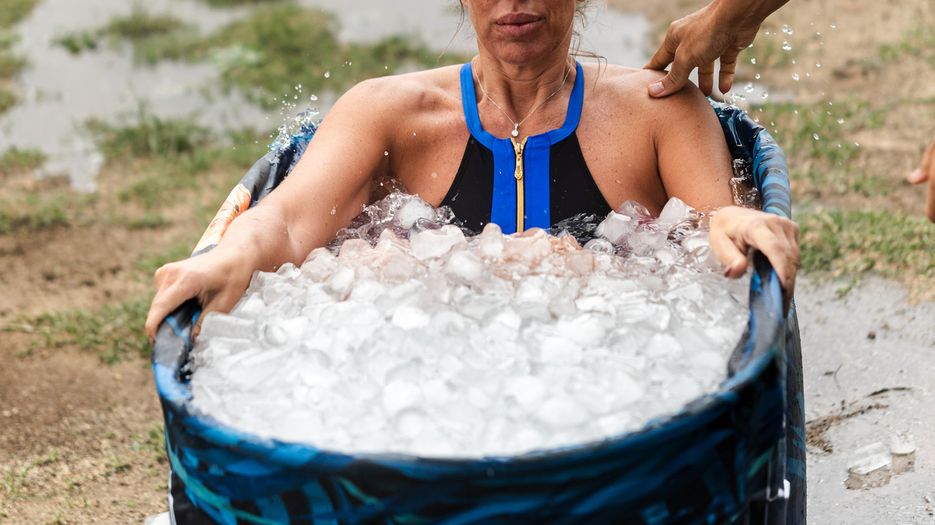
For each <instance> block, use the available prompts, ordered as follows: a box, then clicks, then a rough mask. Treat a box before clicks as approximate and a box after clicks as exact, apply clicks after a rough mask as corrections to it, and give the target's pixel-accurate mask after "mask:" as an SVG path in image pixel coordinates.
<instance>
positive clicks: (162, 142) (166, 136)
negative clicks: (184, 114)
mask: <svg viewBox="0 0 935 525" xmlns="http://www.w3.org/2000/svg"><path fill="white" fill-rule="evenodd" d="M88 128H89V129H90V130H91V132H92V133H93V134H94V136H95V139H96V141H97V143H98V145H99V146H100V147H101V150H102V151H103V152H104V154H105V156H107V158H108V159H110V160H113V159H116V158H126V157H132V158H137V159H151V158H155V157H159V158H167V159H173V160H174V159H176V158H178V157H180V156H184V155H190V154H193V153H196V152H198V151H200V150H203V149H204V148H205V147H207V146H208V145H210V144H211V143H212V142H213V137H212V135H211V133H210V132H209V131H208V130H207V129H206V128H204V127H202V126H199V125H197V124H195V123H194V122H193V121H191V120H188V119H163V118H160V117H157V116H155V115H153V114H151V113H149V111H147V110H146V109H145V108H140V110H139V111H138V112H137V115H136V117H135V119H134V121H133V122H132V123H129V124H124V125H115V124H108V123H104V122H100V121H91V122H89V123H88Z"/></svg>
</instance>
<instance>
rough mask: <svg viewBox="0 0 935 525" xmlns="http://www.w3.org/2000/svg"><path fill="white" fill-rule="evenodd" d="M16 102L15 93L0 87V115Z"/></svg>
mask: <svg viewBox="0 0 935 525" xmlns="http://www.w3.org/2000/svg"><path fill="white" fill-rule="evenodd" d="M18 100H19V99H18V98H17V96H16V94H15V93H13V92H12V91H10V90H8V89H5V88H3V87H0V115H2V114H3V113H6V112H7V111H8V110H9V109H10V108H12V107H13V106H15V105H16V102H17V101H18Z"/></svg>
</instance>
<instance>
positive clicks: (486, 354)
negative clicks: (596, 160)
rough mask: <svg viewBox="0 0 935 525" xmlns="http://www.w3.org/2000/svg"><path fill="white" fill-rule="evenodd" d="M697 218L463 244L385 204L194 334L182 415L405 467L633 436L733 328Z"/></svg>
mask: <svg viewBox="0 0 935 525" xmlns="http://www.w3.org/2000/svg"><path fill="white" fill-rule="evenodd" d="M702 218H703V217H702V215H701V214H699V213H697V212H695V211H694V210H691V209H690V208H688V207H687V206H686V205H685V204H684V203H682V202H681V201H678V200H675V199H673V200H672V201H670V202H669V203H668V204H667V205H666V207H665V209H664V210H663V211H662V213H661V214H660V215H659V217H656V218H654V217H652V216H651V215H650V214H649V212H648V211H647V210H646V209H645V208H643V207H642V206H640V205H639V204H636V203H633V202H628V203H625V204H624V205H623V206H621V208H620V209H619V210H617V211H616V212H612V213H610V214H609V215H608V216H607V217H606V218H601V217H596V216H584V217H577V218H574V219H571V220H568V221H564V222H563V223H562V224H559V225H557V226H556V227H555V228H553V229H552V230H551V231H550V232H548V233H547V232H545V231H542V230H531V231H529V232H526V233H524V234H520V235H511V236H505V235H503V234H501V232H500V231H499V228H497V227H496V226H495V225H489V226H488V227H487V228H485V229H484V231H483V232H482V233H481V234H479V235H465V231H464V230H462V229H460V228H459V227H457V226H455V225H453V224H452V221H453V216H452V213H451V210H450V209H447V208H440V209H436V208H432V207H431V206H429V205H428V204H427V203H425V202H424V201H422V200H421V199H419V198H418V197H414V196H409V195H404V194H401V193H393V194H391V195H389V196H388V197H387V198H385V199H383V200H382V201H379V202H377V203H375V204H373V205H371V206H368V207H366V208H365V210H364V212H363V213H362V214H361V216H360V217H358V218H357V219H355V220H354V221H353V223H352V224H351V225H350V226H349V227H348V228H345V229H344V230H342V231H341V232H339V235H338V238H337V239H336V240H335V242H334V243H332V244H331V245H330V247H328V248H319V249H317V250H314V251H313V252H312V253H311V254H309V256H308V258H307V259H306V260H305V262H304V263H303V264H302V266H301V267H295V266H293V265H291V264H287V265H284V266H283V267H281V268H279V270H278V271H277V272H276V273H257V274H256V275H255V276H254V278H253V280H252V282H251V284H250V287H249V289H248V290H247V292H246V294H245V295H244V297H243V298H242V299H241V300H240V302H239V303H238V304H237V306H236V307H235V308H234V309H233V311H232V312H231V314H230V315H218V314H207V315H206V316H205V320H204V325H203V327H202V332H201V336H200V337H199V340H198V341H197V343H196V347H195V349H194V350H193V353H192V359H193V362H192V365H193V366H194V369H195V371H194V374H193V376H192V390H193V394H194V399H193V403H194V407H195V408H196V409H198V410H200V411H202V412H204V413H207V414H210V415H211V416H213V417H214V418H216V419H217V420H219V421H220V422H222V423H225V424H228V425H233V426H235V427H237V428H240V429H242V430H245V431H247V432H251V433H254V434H258V435H261V436H269V437H274V438H278V439H283V440H287V441H296V442H307V443H311V444H314V445H316V446H320V447H324V448H329V449H336V450H342V451H345V452H362V451H370V452H386V451H390V452H403V453H412V454H417V455H421V456H443V457H477V456H485V455H505V454H517V453H523V452H527V451H531V450H536V449H543V448H549V447H557V446H563V445H569V444H573V443H581V442H586V441H591V440H596V439H601V438H603V437H604V436H608V435H614V434H619V433H621V432H626V431H631V430H635V429H638V428H640V427H642V426H643V425H644V424H645V423H646V422H647V421H648V420H650V419H653V418H655V417H659V416H663V415H666V414H671V413H673V412H675V411H677V410H679V409H680V408H681V407H683V406H684V404H685V403H686V402H688V401H691V400H692V399H695V398H697V397H698V396H699V395H702V394H704V393H705V392H710V391H712V390H713V389H715V388H716V386H717V384H718V383H719V382H720V381H722V380H723V379H724V377H725V371H726V359H727V356H728V354H729V352H730V350H731V349H732V347H733V346H734V345H735V344H736V342H737V341H738V340H739V338H740V336H741V332H742V331H743V328H744V326H745V319H746V307H745V296H746V293H745V292H746V284H745V283H743V282H740V281H728V280H726V279H725V278H724V277H722V276H721V275H720V273H719V271H718V269H717V264H716V263H715V262H714V261H713V259H712V257H711V253H710V246H709V244H708V242H707V234H706V232H704V231H702V230H699V229H698V225H699V223H700V222H701V219H702ZM550 233H551V235H550ZM580 243H584V248H582V246H581V244H580Z"/></svg>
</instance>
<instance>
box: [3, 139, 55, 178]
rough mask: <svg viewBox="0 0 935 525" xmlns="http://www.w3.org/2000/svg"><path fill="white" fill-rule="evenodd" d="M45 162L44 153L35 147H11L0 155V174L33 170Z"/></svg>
mask: <svg viewBox="0 0 935 525" xmlns="http://www.w3.org/2000/svg"><path fill="white" fill-rule="evenodd" d="M44 162H45V154H44V153H42V152H41V151H39V150H37V149H30V148H24V149H20V148H17V147H15V146H14V147H12V148H10V149H8V150H6V151H5V152H3V154H2V155H0V174H4V175H5V174H10V173H20V172H24V171H30V170H34V169H36V168H39V167H40V166H42V164H43V163H44Z"/></svg>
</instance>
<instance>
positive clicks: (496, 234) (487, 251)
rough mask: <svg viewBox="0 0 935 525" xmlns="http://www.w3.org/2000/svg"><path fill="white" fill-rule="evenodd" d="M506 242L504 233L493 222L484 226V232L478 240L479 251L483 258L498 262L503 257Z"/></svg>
mask: <svg viewBox="0 0 935 525" xmlns="http://www.w3.org/2000/svg"><path fill="white" fill-rule="evenodd" d="M504 242H505V239H504V237H503V231H502V230H501V229H500V227H499V226H497V225H496V224H494V223H492V222H491V223H488V224H487V226H484V231H482V232H481V234H480V236H479V238H478V243H477V249H478V251H479V252H480V255H481V257H484V258H485V259H493V260H497V259H500V257H502V256H503V244H504Z"/></svg>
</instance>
